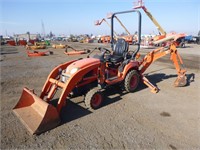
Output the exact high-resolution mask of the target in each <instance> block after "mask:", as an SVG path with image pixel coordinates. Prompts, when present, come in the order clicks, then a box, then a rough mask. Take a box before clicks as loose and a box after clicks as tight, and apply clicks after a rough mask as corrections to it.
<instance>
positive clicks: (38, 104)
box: [13, 88, 60, 134]
mask: <svg viewBox="0 0 200 150" xmlns="http://www.w3.org/2000/svg"><path fill="white" fill-rule="evenodd" d="M13 111H14V113H15V114H16V116H17V117H18V118H19V119H20V120H21V122H22V123H23V124H24V125H25V126H26V128H27V129H28V130H29V131H30V132H31V134H40V133H42V132H45V131H47V130H50V129H52V128H54V127H56V126H58V125H59V123H60V117H59V114H58V112H57V109H56V107H54V106H53V105H51V104H48V103H46V102H45V101H44V100H42V99H41V98H39V97H37V96H36V95H35V94H34V93H32V92H31V91H30V90H29V89H27V88H24V90H23V92H22V95H21V98H20V100H19V102H18V103H17V105H16V106H15V107H14V108H13Z"/></svg>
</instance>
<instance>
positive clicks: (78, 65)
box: [65, 58, 100, 74]
mask: <svg viewBox="0 0 200 150" xmlns="http://www.w3.org/2000/svg"><path fill="white" fill-rule="evenodd" d="M92 64H99V65H100V60H99V59H95V58H84V59H81V60H77V61H75V62H73V63H72V64H70V65H69V66H68V67H67V69H66V72H65V73H66V74H73V72H76V71H77V70H79V69H83V68H85V67H87V66H89V65H92ZM72 70H74V71H72ZM75 70H76V71H75Z"/></svg>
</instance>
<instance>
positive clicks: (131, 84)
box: [124, 70, 140, 92]
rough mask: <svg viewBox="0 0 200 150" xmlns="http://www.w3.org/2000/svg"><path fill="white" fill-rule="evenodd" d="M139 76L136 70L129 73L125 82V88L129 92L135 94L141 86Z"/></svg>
mask: <svg viewBox="0 0 200 150" xmlns="http://www.w3.org/2000/svg"><path fill="white" fill-rule="evenodd" d="M139 80H140V78H139V74H138V72H137V71H136V70H131V71H130V72H129V73H127V75H126V77H125V80H124V88H125V90H126V91H127V92H134V91H135V90H136V88H137V87H138V84H139Z"/></svg>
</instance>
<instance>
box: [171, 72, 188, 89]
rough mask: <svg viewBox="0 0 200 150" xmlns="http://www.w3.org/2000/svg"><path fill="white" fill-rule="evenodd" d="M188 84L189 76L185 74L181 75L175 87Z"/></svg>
mask: <svg viewBox="0 0 200 150" xmlns="http://www.w3.org/2000/svg"><path fill="white" fill-rule="evenodd" d="M186 84H187V77H186V76H185V75H179V76H178V77H177V79H176V80H175V82H174V86H175V87H182V86H185V85H186Z"/></svg>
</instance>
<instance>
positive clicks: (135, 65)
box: [122, 60, 139, 79]
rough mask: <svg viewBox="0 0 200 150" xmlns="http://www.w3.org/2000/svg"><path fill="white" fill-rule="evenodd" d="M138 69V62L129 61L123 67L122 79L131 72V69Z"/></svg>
mask: <svg viewBox="0 0 200 150" xmlns="http://www.w3.org/2000/svg"><path fill="white" fill-rule="evenodd" d="M138 67H139V62H138V61H134V60H131V61H130V62H129V63H128V64H127V65H126V66H125V67H124V71H123V75H122V78H123V79H124V78H125V77H126V74H127V73H128V72H129V71H130V70H132V69H135V70H138Z"/></svg>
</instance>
